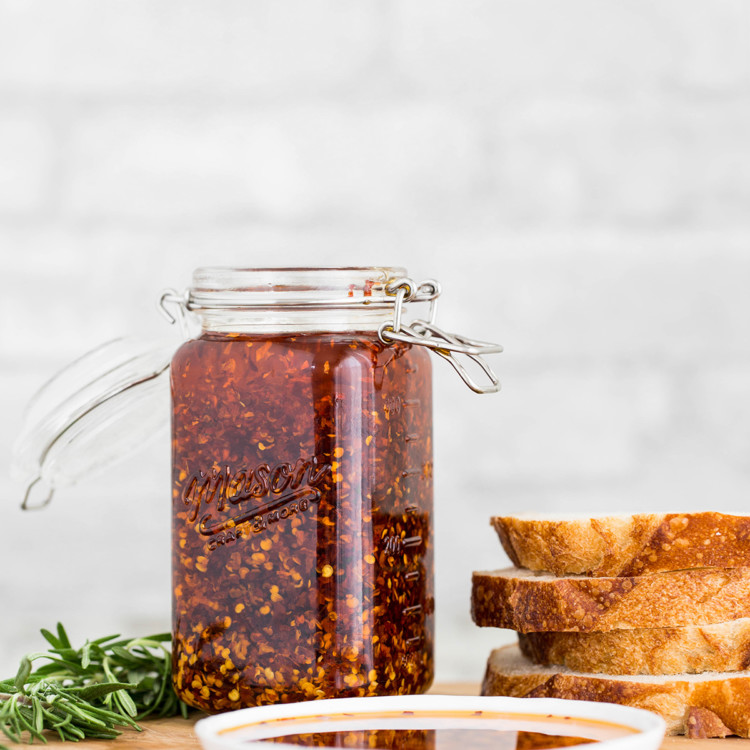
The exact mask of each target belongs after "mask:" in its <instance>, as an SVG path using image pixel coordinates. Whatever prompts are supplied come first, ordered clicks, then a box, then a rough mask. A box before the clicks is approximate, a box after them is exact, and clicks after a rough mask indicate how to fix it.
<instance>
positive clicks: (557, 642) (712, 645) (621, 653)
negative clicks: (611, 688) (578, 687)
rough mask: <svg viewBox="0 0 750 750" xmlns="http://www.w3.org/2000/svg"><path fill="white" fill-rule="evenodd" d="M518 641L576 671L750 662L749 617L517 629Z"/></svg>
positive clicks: (535, 657)
mask: <svg viewBox="0 0 750 750" xmlns="http://www.w3.org/2000/svg"><path fill="white" fill-rule="evenodd" d="M518 643H519V646H520V648H521V651H522V652H523V655H524V656H526V657H527V658H528V659H530V660H531V661H533V662H535V663H537V664H544V665H546V666H549V665H561V666H564V667H567V668H568V669H572V670H574V671H576V672H602V673H605V674H683V673H689V674H690V673H700V672H734V671H743V670H745V669H748V668H750V618H742V619H739V620H733V621H730V622H722V623H718V624H715V625H701V626H694V627H693V626H688V627H682V628H637V629H634V630H610V631H609V632H606V633H600V632H595V633H552V632H549V633H519V634H518Z"/></svg>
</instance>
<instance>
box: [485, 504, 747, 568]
mask: <svg viewBox="0 0 750 750" xmlns="http://www.w3.org/2000/svg"><path fill="white" fill-rule="evenodd" d="M490 522H491V524H492V526H493V527H494V528H495V530H496V531H497V534H498V536H499V537H500V542H501V543H502V545H503V548H504V549H505V552H506V553H507V555H508V557H510V559H511V560H512V561H513V563H514V564H515V565H517V566H518V567H523V568H528V569H530V570H535V571H546V572H550V573H554V574H555V575H565V574H584V575H590V576H637V575H648V574H651V573H661V572H664V571H669V570H683V569H688V568H703V567H717V568H733V567H742V566H749V565H750V516H735V515H728V514H724V513H716V512H713V511H705V512H700V513H639V514H635V515H632V516H601V517H598V518H581V519H560V520H552V519H534V518H531V517H528V518H526V517H523V516H495V517H493V518H492V519H491V520H490Z"/></svg>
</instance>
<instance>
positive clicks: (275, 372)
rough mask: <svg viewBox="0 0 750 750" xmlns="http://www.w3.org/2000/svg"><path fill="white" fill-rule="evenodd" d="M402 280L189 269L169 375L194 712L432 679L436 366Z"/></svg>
mask: <svg viewBox="0 0 750 750" xmlns="http://www.w3.org/2000/svg"><path fill="white" fill-rule="evenodd" d="M399 276H404V272H403V271H402V270H401V269H375V268H373V269H362V270H360V269H347V270H304V271H302V270H262V271H258V270H234V271H225V270H212V269H205V270H199V271H197V272H196V274H195V276H194V282H193V288H192V290H191V303H190V308H191V309H192V310H193V311H194V312H195V313H197V314H198V316H199V318H200V321H201V324H202V331H201V334H200V336H198V338H196V339H194V340H192V341H188V342H187V343H185V344H184V345H183V346H182V347H181V348H180V349H179V350H178V351H177V353H176V354H175V356H174V359H173V360H172V366H171V385H172V459H173V462H172V464H173V488H172V499H173V510H174V512H173V540H174V545H173V587H174V598H173V616H174V621H173V625H174V642H173V664H174V684H175V688H176V690H177V693H178V695H179V696H180V698H181V699H182V700H184V701H185V702H186V703H188V704H189V705H191V706H195V707H196V708H200V709H203V710H205V711H210V712H215V711H223V710H227V709H232V708H239V707H241V706H251V705H259V704H264V703H276V702H279V701H299V700H308V699H312V698H328V697H334V696H368V695H390V694H401V693H420V692H424V691H425V690H427V688H428V687H429V686H430V683H431V681H432V675H433V631H434V626H433V623H434V614H433V613H434V594H433V551H432V391H431V362H430V357H429V354H428V353H427V351H426V350H425V349H424V348H423V347H420V346H415V345H412V344H408V343H402V342H398V341H395V342H393V343H390V344H386V343H383V342H382V341H381V340H380V339H379V337H378V328H379V327H380V326H381V325H382V324H383V323H387V322H388V321H389V320H390V319H391V318H392V317H393V304H392V302H391V301H390V300H384V299H382V298H383V297H385V287H386V285H387V283H388V282H389V281H390V280H392V279H394V278H398V277H399Z"/></svg>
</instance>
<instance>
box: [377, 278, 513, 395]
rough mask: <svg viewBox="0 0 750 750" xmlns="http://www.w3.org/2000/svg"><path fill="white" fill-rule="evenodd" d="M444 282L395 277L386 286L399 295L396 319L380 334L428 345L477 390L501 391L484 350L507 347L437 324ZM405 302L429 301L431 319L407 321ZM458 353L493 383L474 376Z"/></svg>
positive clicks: (386, 338)
mask: <svg viewBox="0 0 750 750" xmlns="http://www.w3.org/2000/svg"><path fill="white" fill-rule="evenodd" d="M440 291H441V289H440V284H439V283H438V282H437V281H434V280H433V279H427V280H426V281H422V282H420V283H419V284H416V283H415V282H414V281H413V280H412V279H409V278H400V279H395V280H394V281H392V282H391V283H390V284H389V285H388V287H387V288H386V294H388V295H391V296H394V297H395V298H396V301H395V305H394V309H393V322H386V323H383V325H381V326H380V328H379V329H378V336H379V337H380V340H381V341H382V342H383V343H384V344H390V343H392V342H393V341H402V342H404V343H407V344H416V345H417V346H426V347H428V348H429V349H432V351H434V352H435V354H438V355H440V356H441V357H442V358H443V359H444V360H446V361H447V362H448V364H449V365H450V366H451V367H452V368H453V369H454V370H455V371H456V372H457V373H458V374H459V376H460V377H461V380H463V381H464V383H466V385H468V386H469V388H471V390H472V391H474V393H497V392H498V391H499V390H500V381H499V380H498V377H497V375H495V373H494V372H493V370H492V368H491V367H490V365H489V364H488V363H487V362H485V360H484V359H482V355H484V354H499V353H500V352H502V351H503V347H502V346H500V344H492V343H490V342H488V341H477V340H476V339H470V338H468V337H466V336H461V335H459V334H457V333H448V332H447V331H443V330H442V329H441V328H438V327H437V325H435V317H436V315H437V300H438V297H439V296H440ZM405 302H429V303H430V307H429V311H428V314H427V320H424V319H421V318H420V319H417V320H414V321H412V322H411V323H408V324H406V323H404V321H403V311H404V303H405ZM454 354H464V355H466V356H467V357H468V358H469V359H470V360H472V361H473V362H476V364H478V365H479V367H480V368H481V369H482V371H483V372H484V373H485V375H487V377H488V378H489V380H490V383H489V384H487V385H482V384H480V383H477V382H476V380H474V379H473V378H472V377H471V375H470V374H469V372H468V371H467V370H466V368H465V367H464V366H463V365H462V364H461V362H459V360H458V359H457V358H456V357H455V356H454Z"/></svg>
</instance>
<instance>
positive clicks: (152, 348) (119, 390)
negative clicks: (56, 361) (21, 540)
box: [12, 338, 177, 508]
mask: <svg viewBox="0 0 750 750" xmlns="http://www.w3.org/2000/svg"><path fill="white" fill-rule="evenodd" d="M176 347H177V343H176V342H175V339H174V338H170V339H168V340H161V341H145V340H142V339H136V338H119V339H115V340H113V341H109V342H107V343H106V344H102V345H101V346H99V347H97V348H96V349H94V350H93V351H90V352H88V353H87V354H85V355H83V356H82V357H80V358H79V359H77V360H75V361H74V362H72V363H71V364H70V365H68V366H67V367H66V368H65V369H63V370H61V371H60V372H58V373H57V374H56V375H55V376H54V377H53V378H52V379H51V380H49V381H48V382H47V383H46V384H45V385H44V386H42V388H41V389H40V390H39V391H38V392H37V393H36V395H35V396H34V397H33V398H32V400H31V402H30V403H29V405H28V407H27V409H26V413H25V415H24V421H23V425H22V428H21V433H20V435H19V436H18V438H17V440H16V442H15V445H14V449H13V461H12V471H13V474H14V476H15V477H16V478H18V479H20V480H22V481H23V482H24V483H25V485H26V493H25V496H24V500H23V504H22V507H24V508H38V507H43V506H44V505H46V504H47V503H48V502H49V501H50V500H51V498H52V495H53V493H54V490H55V489H56V488H57V487H61V486H64V485H68V484H72V483H74V482H75V481H77V480H78V479H81V478H83V477H84V476H88V475H91V474H95V473H98V472H99V471H101V470H103V469H106V468H108V467H109V466H111V465H112V464H114V463H116V462H117V461H119V460H120V459H122V458H125V457H127V456H128V455H130V454H132V453H133V452H134V451H135V450H136V449H137V448H139V447H141V446H142V445H144V444H146V443H148V442H149V441H151V440H152V439H153V438H155V437H156V436H157V435H160V434H163V428H165V427H166V426H167V425H168V424H169V364H170V361H171V359H172V355H173V353H174V351H175V349H176Z"/></svg>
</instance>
